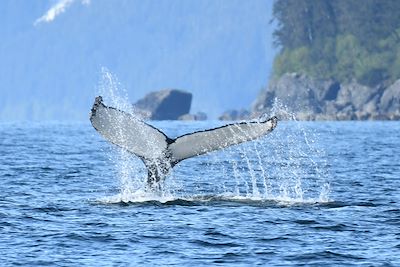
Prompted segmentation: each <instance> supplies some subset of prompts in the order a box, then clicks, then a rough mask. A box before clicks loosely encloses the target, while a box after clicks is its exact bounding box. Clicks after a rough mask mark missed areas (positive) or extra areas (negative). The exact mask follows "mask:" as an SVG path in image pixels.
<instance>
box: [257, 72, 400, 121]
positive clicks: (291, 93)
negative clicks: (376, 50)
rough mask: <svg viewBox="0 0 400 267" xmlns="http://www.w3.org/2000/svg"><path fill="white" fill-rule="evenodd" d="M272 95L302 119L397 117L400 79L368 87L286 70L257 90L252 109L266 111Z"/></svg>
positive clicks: (271, 103)
mask: <svg viewBox="0 0 400 267" xmlns="http://www.w3.org/2000/svg"><path fill="white" fill-rule="evenodd" d="M275 98H277V99H279V100H280V102H282V104H284V105H286V106H287V107H288V108H289V109H290V110H291V111H292V112H294V113H295V114H296V116H297V118H298V119H302V120H374V119H376V120H378V119H379V120H381V119H385V120H393V119H400V80H397V81H396V82H395V83H394V84H392V85H389V86H386V85H383V84H380V85H377V86H375V87H369V86H365V85H361V84H359V83H357V82H355V81H353V82H350V83H345V84H340V83H338V82H336V81H333V80H321V79H313V78H310V77H308V76H306V75H299V74H296V73H290V74H285V75H283V76H282V77H281V78H280V79H278V80H276V81H273V82H271V84H270V85H269V86H268V88H267V89H266V90H263V91H261V92H260V94H259V96H258V97H257V99H256V100H255V102H254V103H253V105H252V113H253V114H254V115H257V114H261V113H264V112H269V111H270V109H271V108H272V105H273V101H274V99H275Z"/></svg>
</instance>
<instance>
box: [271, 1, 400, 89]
mask: <svg viewBox="0 0 400 267" xmlns="http://www.w3.org/2000/svg"><path fill="white" fill-rule="evenodd" d="M273 21H274V22H275V23H276V30H275V32H274V38H275V44H276V45H277V46H278V47H280V53H279V55H277V57H276V58H275V62H274V77H275V78H279V77H280V76H281V75H283V74H284V73H288V72H297V73H302V74H307V75H309V76H311V77H315V78H333V79H335V80H337V81H339V82H349V81H351V80H354V79H355V80H357V81H358V82H360V83H362V84H365V85H369V86H374V85H376V84H378V83H380V82H382V81H388V82H393V81H394V80H396V79H398V78H400V1H398V0H352V1H348V0H277V1H275V3H274V6H273Z"/></svg>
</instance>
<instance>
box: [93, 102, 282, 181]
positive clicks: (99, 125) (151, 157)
mask: <svg viewBox="0 0 400 267" xmlns="http://www.w3.org/2000/svg"><path fill="white" fill-rule="evenodd" d="M90 121H91V123H92V125H93V127H94V128H95V129H96V130H97V131H98V132H99V133H100V134H101V135H102V136H103V137H104V138H105V139H106V140H107V141H109V142H111V143H113V144H115V145H117V146H119V147H121V148H123V149H125V150H127V151H129V152H130V153H133V154H135V155H136V156H138V157H139V158H140V159H141V160H142V161H143V162H144V164H145V165H146V167H147V170H148V178H147V182H148V184H149V185H150V187H152V188H155V187H158V186H159V182H160V181H161V180H162V179H163V178H164V177H165V176H166V175H167V174H168V173H169V171H170V170H171V169H172V168H173V167H174V166H175V165H176V164H178V163H179V162H180V161H182V160H184V159H188V158H191V157H195V156H199V155H202V154H205V153H209V152H212V151H215V150H219V149H223V148H226V147H229V146H232V145H236V144H240V143H243V142H246V141H251V140H254V139H256V138H259V137H261V136H264V135H266V134H268V133H269V132H271V131H272V130H273V129H274V128H275V127H276V125H277V121H278V120H277V118H276V117H272V118H270V119H263V120H260V121H247V122H238V123H232V124H227V125H224V126H221V127H218V128H213V129H208V130H204V131H198V132H193V133H189V134H185V135H182V136H179V137H177V138H175V139H172V138H169V137H168V136H166V135H165V134H164V133H163V132H162V131H160V130H159V129H157V128H155V127H153V126H151V125H149V124H147V123H145V122H144V121H142V120H140V119H138V118H136V117H134V116H133V115H131V114H129V113H127V112H124V111H121V110H118V109H116V108H113V107H108V106H106V105H104V103H103V99H102V97H101V96H98V97H96V99H95V102H94V104H93V107H92V109H91V114H90Z"/></svg>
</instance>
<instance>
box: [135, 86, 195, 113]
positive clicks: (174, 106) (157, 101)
mask: <svg viewBox="0 0 400 267" xmlns="http://www.w3.org/2000/svg"><path fill="white" fill-rule="evenodd" d="M191 103H192V94H191V93H189V92H185V91H181V90H175V89H166V90H161V91H157V92H151V93H149V94H147V95H146V96H145V97H144V98H143V99H141V100H139V101H138V102H136V103H135V104H134V108H135V109H136V110H138V112H139V113H141V114H144V115H146V116H147V117H148V118H149V119H151V120H177V119H178V118H179V117H180V116H182V115H185V114H188V113H189V111H190V106H191Z"/></svg>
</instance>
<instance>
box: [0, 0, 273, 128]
mask: <svg viewBox="0 0 400 267" xmlns="http://www.w3.org/2000/svg"><path fill="white" fill-rule="evenodd" d="M52 3H54V2H48V3H46V2H42V1H32V2H30V1H2V2H1V3H0V6H2V7H1V9H3V10H6V12H5V13H7V16H5V17H3V18H1V19H0V21H1V22H2V24H3V25H7V27H4V28H3V29H2V30H1V31H0V33H1V34H2V35H3V36H4V40H5V41H4V42H3V44H2V45H0V55H1V63H0V70H1V71H0V78H1V80H2V85H1V88H2V89H1V91H2V98H1V100H0V104H1V106H0V120H3V121H4V120H15V119H17V120H19V119H36V120H37V119H39V120H42V119H56V120H57V119H81V120H85V119H86V118H87V111H88V110H89V108H90V105H91V104H92V101H93V97H94V96H95V95H96V93H97V91H98V90H97V86H98V83H99V80H100V78H101V67H103V66H105V67H107V68H108V69H109V70H110V71H111V72H112V73H114V74H115V75H116V76H117V77H118V79H119V81H120V82H121V86H122V87H124V88H126V89H127V91H128V94H129V97H130V100H131V101H132V102H135V101H136V100H137V99H139V98H141V97H142V96H143V95H145V94H146V93H148V92H150V91H154V90H160V89H164V88H182V89H184V90H187V91H190V92H192V93H193V96H194V102H193V111H194V112H196V111H198V110H208V111H209V113H210V114H211V115H212V116H213V115H214V117H215V116H216V115H218V114H219V113H221V112H222V111H223V110H225V109H228V108H233V107H240V106H248V105H249V104H250V103H251V101H252V99H254V97H255V96H256V95H257V92H258V91H259V89H260V88H261V87H263V86H264V85H265V84H266V83H267V80H268V73H269V72H270V66H271V62H272V58H273V54H272V48H271V43H272V42H271V40H270V39H271V36H272V35H271V32H272V29H271V26H270V24H269V21H270V13H271V6H272V3H269V2H264V1H251V2H248V3H243V2H241V1H224V2H215V1H198V2H191V1H190V2H189V1H174V2H170V1H146V2H143V1H91V2H90V4H89V5H82V4H80V3H75V4H72V5H71V6H70V7H69V8H68V10H66V11H65V12H64V13H62V14H60V15H59V16H58V17H57V18H56V19H54V21H52V22H50V23H40V24H38V25H36V26H34V23H35V21H36V20H37V19H38V18H39V17H40V16H42V15H43V14H44V13H45V12H46V10H47V9H48V8H49V7H50V6H51V4H52ZM27 10H29V12H28V11H27ZM17 21H18V22H17Z"/></svg>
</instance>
